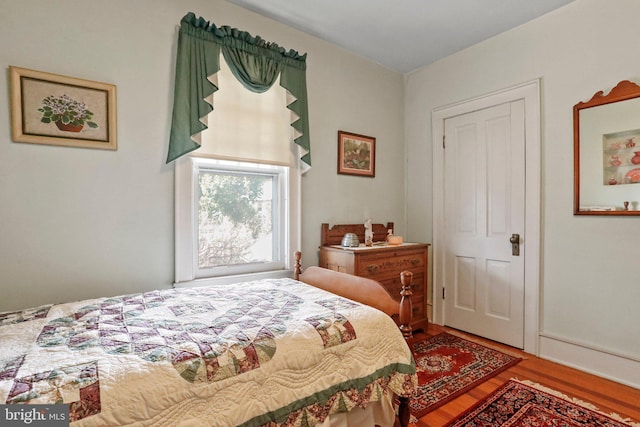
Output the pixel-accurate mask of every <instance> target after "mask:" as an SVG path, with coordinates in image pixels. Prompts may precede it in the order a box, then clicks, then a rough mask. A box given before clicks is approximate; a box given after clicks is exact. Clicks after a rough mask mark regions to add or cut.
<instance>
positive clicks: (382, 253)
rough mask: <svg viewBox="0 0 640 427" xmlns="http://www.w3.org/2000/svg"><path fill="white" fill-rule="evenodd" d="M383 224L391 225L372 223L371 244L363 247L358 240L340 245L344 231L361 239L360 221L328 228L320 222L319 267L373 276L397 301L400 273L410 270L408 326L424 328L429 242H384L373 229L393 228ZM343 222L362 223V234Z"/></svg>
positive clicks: (384, 235)
mask: <svg viewBox="0 0 640 427" xmlns="http://www.w3.org/2000/svg"><path fill="white" fill-rule="evenodd" d="M387 225H388V226H389V225H391V227H386V228H385V227H384V226H383V225H382V224H374V245H373V246H369V247H367V246H364V244H363V243H361V244H360V246H359V247H351V248H345V247H342V246H341V245H340V240H341V239H342V236H344V233H345V232H355V233H356V234H358V237H359V239H360V242H363V241H364V226H363V225H362V224H343V225H339V226H334V227H333V228H332V229H329V228H328V227H329V225H328V224H323V238H322V242H323V243H326V244H324V245H323V246H321V247H320V267H324V268H328V269H330V270H335V271H341V272H344V273H348V274H353V275H356V276H361V277H367V278H369V279H373V280H376V281H378V282H380V283H381V284H382V285H383V286H384V287H385V288H386V289H387V292H389V294H390V295H391V296H392V297H393V298H394V299H396V300H398V301H400V298H401V296H400V291H401V289H402V283H401V282H400V273H401V272H403V271H405V270H408V271H410V272H411V273H413V280H412V282H411V283H412V285H411V290H412V292H413V295H412V297H411V304H412V306H413V322H412V324H411V326H412V328H413V330H414V331H416V330H418V329H422V330H426V328H427V324H428V319H427V277H428V276H427V262H428V261H427V260H428V249H429V245H428V244H426V243H402V244H400V245H388V244H384V243H383V242H384V239H385V238H386V233H384V234H383V233H378V232H376V229H379V230H385V231H386V230H387V229H392V228H393V224H392V223H389V224H387ZM345 226H355V227H358V226H359V227H362V236H360V233H359V232H358V231H359V230H358V229H354V230H352V231H345V230H346V228H344V227H345ZM376 226H381V227H383V228H380V227H376ZM337 227H338V229H337V231H336V228H337ZM327 231H332V232H334V234H335V236H333V238H332V237H327V236H326V234H327V233H326V232H327ZM336 237H340V240H339V241H338V242H337V243H335V238H336ZM376 237H377V239H376Z"/></svg>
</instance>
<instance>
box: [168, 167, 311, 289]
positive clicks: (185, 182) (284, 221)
mask: <svg viewBox="0 0 640 427" xmlns="http://www.w3.org/2000/svg"><path fill="white" fill-rule="evenodd" d="M247 163H253V164H256V163H257V162H247ZM175 164H176V165H175V281H174V287H189V286H200V285H207V284H229V283H237V282H243V281H249V280H258V279H263V278H279V277H291V276H292V273H293V271H292V269H293V253H294V252H295V250H296V249H297V248H299V247H300V227H301V221H300V200H301V197H300V187H301V186H300V183H301V174H300V171H299V169H298V168H296V167H291V166H279V167H280V168H283V169H284V170H285V171H283V172H281V177H280V178H279V179H280V186H279V187H280V195H279V197H280V199H281V200H280V209H281V212H280V218H279V221H278V222H279V224H278V227H279V234H280V235H282V241H281V242H280V249H279V253H280V257H281V258H282V260H281V262H279V263H278V265H272V266H271V268H269V269H267V270H264V271H255V269H252V268H250V267H249V268H246V269H245V268H230V269H227V271H226V273H224V274H220V275H215V276H213V275H210V272H206V271H205V270H203V269H199V268H198V245H197V242H198V234H197V233H198V216H197V215H198V212H197V211H198V206H197V202H198V197H197V194H198V193H197V188H198V174H199V171H200V169H201V168H203V169H207V166H208V168H212V165H214V166H213V167H214V168H221V169H225V170H229V171H234V170H237V171H239V172H247V171H248V170H249V171H251V170H253V171H257V170H258V168H249V169H247V167H246V164H245V163H243V162H236V161H231V162H227V161H225V160H220V159H211V158H207V157H204V156H202V157H201V156H197V155H191V156H184V157H183V158H180V159H178V160H176V162H175ZM268 168H269V167H268V166H265V169H268ZM274 228H275V225H274ZM221 270H222V269H219V271H221Z"/></svg>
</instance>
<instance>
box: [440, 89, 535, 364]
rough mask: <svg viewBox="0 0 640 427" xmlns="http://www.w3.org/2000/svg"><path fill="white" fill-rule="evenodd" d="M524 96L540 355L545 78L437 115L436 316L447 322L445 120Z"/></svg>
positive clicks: (528, 286) (530, 279) (530, 281)
mask: <svg viewBox="0 0 640 427" xmlns="http://www.w3.org/2000/svg"><path fill="white" fill-rule="evenodd" d="M521 99H522V100H524V103H525V106H524V110H525V192H526V195H525V226H524V233H523V234H524V236H523V239H522V240H521V244H522V245H523V246H524V248H523V249H525V250H524V258H525V259H524V276H525V277H524V351H525V352H527V353H530V354H534V355H536V356H537V355H538V354H539V330H540V323H539V322H540V312H539V305H540V266H541V263H540V257H541V255H540V249H541V246H540V238H541V207H542V206H541V197H540V195H541V193H540V188H541V182H540V181H541V166H542V164H541V136H540V130H541V122H540V79H536V80H533V81H530V82H526V83H523V84H519V85H516V86H512V87H509V88H506V89H503V90H500V91H496V92H493V93H490V94H487V95H483V96H480V97H476V98H472V99H469V100H466V101H461V102H457V103H454V104H450V105H446V106H443V107H439V108H436V109H434V110H433V112H432V114H431V126H432V135H433V140H432V141H433V295H432V297H433V298H432V301H433V321H434V323H436V324H440V325H443V324H444V322H445V310H444V302H443V299H442V295H443V289H444V286H443V278H444V260H445V257H444V232H443V230H444V150H445V149H444V147H443V142H442V141H443V138H444V121H445V120H446V119H447V118H452V117H455V116H459V115H461V114H466V113H470V112H473V111H478V110H482V109H484V108H488V107H491V106H494V105H498V104H503V103H507V102H512V101H517V100H521Z"/></svg>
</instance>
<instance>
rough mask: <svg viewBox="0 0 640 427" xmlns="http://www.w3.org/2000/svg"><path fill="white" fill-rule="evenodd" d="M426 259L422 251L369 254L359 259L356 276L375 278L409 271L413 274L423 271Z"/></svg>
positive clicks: (379, 278)
mask: <svg viewBox="0 0 640 427" xmlns="http://www.w3.org/2000/svg"><path fill="white" fill-rule="evenodd" d="M425 265H426V259H425V256H424V251H397V252H395V253H386V254H371V255H366V256H362V257H360V260H359V262H358V270H357V271H356V275H357V276H362V277H368V278H370V279H374V278H377V279H378V280H381V278H382V277H385V276H393V275H398V277H399V274H400V272H401V271H404V270H409V271H411V272H412V273H414V274H415V272H417V271H424V268H425Z"/></svg>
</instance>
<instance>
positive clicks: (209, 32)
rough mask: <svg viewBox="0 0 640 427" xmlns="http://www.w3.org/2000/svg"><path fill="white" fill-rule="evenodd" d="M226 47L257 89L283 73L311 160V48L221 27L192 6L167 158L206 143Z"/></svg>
mask: <svg viewBox="0 0 640 427" xmlns="http://www.w3.org/2000/svg"><path fill="white" fill-rule="evenodd" d="M220 53H222V55H223V57H224V59H225V61H226V62H227V64H228V65H229V68H230V69H231V72H232V73H233V75H234V76H235V77H236V78H237V79H238V80H239V81H240V82H242V84H243V85H244V87H246V88H247V89H249V90H251V91H253V92H258V93H261V92H264V91H266V90H268V89H269V88H270V87H271V86H272V85H273V83H274V82H275V81H276V79H277V78H278V76H280V86H282V87H283V88H285V89H286V90H287V91H289V93H290V94H291V95H292V96H293V98H294V99H295V100H294V101H293V102H292V103H290V104H289V105H287V108H289V109H290V110H291V111H292V112H293V113H295V115H296V116H297V120H295V121H293V123H292V124H291V126H292V127H293V128H294V129H295V132H294V133H295V135H296V136H295V137H294V142H295V143H296V144H298V145H299V146H300V147H301V148H302V150H301V151H302V153H303V154H304V155H303V156H302V157H301V160H302V161H303V162H304V163H306V164H307V165H308V166H310V165H311V153H310V142H309V113H308V106H307V82H306V68H307V64H306V54H304V55H300V54H299V53H298V52H296V51H294V50H289V51H287V50H285V49H284V48H282V47H280V46H278V45H277V44H275V43H271V42H267V41H265V40H263V39H262V38H260V37H259V36H256V37H253V36H251V35H250V34H249V33H247V32H246V31H241V30H238V29H236V28H230V27H226V26H225V27H216V26H215V25H214V24H213V23H210V22H208V21H205V20H204V19H203V18H202V17H200V18H196V16H195V15H194V14H193V13H192V12H189V13H188V14H187V15H185V17H184V18H182V21H181V22H180V32H179V35H178V51H177V57H176V76H175V87H174V99H173V116H172V122H171V135H170V140H169V153H168V156H167V163H169V162H171V161H173V160H175V159H177V158H178V157H180V156H182V155H184V154H187V153H189V152H191V151H193V150H196V149H198V148H199V147H200V132H202V131H203V130H204V129H206V128H207V125H206V124H205V123H206V119H205V118H206V116H207V115H208V114H209V113H210V112H211V111H212V110H213V93H214V92H215V91H217V90H218V88H217V87H216V86H215V85H214V84H213V83H211V81H210V80H209V77H210V76H212V75H214V74H215V73H217V72H218V71H219V70H220Z"/></svg>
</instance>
